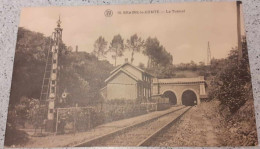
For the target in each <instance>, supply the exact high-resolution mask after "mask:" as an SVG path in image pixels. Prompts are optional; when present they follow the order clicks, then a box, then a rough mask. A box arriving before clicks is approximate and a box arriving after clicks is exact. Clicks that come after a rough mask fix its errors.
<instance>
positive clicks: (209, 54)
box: [207, 41, 211, 65]
mask: <svg viewBox="0 0 260 149" xmlns="http://www.w3.org/2000/svg"><path fill="white" fill-rule="evenodd" d="M210 64H211V51H210V45H209V41H208V49H207V65H210Z"/></svg>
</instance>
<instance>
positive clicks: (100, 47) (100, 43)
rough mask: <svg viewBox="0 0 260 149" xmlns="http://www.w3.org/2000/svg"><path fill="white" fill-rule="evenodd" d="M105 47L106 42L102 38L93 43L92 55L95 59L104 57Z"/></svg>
mask: <svg viewBox="0 0 260 149" xmlns="http://www.w3.org/2000/svg"><path fill="white" fill-rule="evenodd" d="M106 47H107V41H106V40H105V38H104V37H102V36H99V37H98V39H97V40H96V41H95V44H94V50H93V54H94V55H95V56H96V57H97V58H100V57H104V56H105V49H106Z"/></svg>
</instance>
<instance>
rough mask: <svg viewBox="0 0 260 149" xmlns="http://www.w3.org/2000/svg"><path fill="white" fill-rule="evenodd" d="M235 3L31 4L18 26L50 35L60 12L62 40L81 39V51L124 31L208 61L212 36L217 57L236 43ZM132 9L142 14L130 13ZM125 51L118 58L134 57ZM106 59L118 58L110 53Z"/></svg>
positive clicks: (182, 58) (176, 59)
mask: <svg viewBox="0 0 260 149" xmlns="http://www.w3.org/2000/svg"><path fill="white" fill-rule="evenodd" d="M108 9H109V10H111V11H112V12H113V15H112V16H110V17H107V16H105V11H106V10H108ZM236 9H237V8H236V3H235V2H189V3H167V4H142V5H102V6H73V7H32V8H23V9H22V12H21V17H20V24H19V26H20V27H24V28H26V29H29V30H32V31H36V32H41V33H43V34H44V35H45V36H50V35H51V33H52V32H53V31H54V28H55V27H56V26H57V20H58V18H59V15H60V17H61V21H62V23H61V27H62V28H63V42H64V43H65V44H66V45H67V46H72V47H73V48H74V49H75V47H76V45H78V47H79V51H86V52H89V53H90V52H92V51H93V45H94V42H95V40H97V38H98V37H99V36H103V37H104V38H105V40H106V41H108V45H109V43H110V42H111V40H112V38H113V36H114V35H117V34H120V35H121V36H122V37H123V39H124V41H126V40H127V39H129V38H130V36H131V35H133V34H137V35H138V36H140V37H141V38H143V39H147V38H148V37H156V38H157V39H158V40H159V41H160V43H161V45H163V46H164V47H165V49H166V50H167V51H168V52H170V53H171V54H172V56H173V64H179V63H187V62H190V61H194V62H196V63H198V62H200V61H203V62H206V59H207V47H208V42H209V43H210V50H211V57H214V58H225V57H227V55H228V53H229V51H230V50H231V49H232V47H236V46H237V10H236ZM132 11H138V14H132V13H131V14H125V12H128V13H129V12H132ZM145 11H146V12H147V11H153V12H154V13H145ZM177 11H178V12H177ZM120 12H121V14H120ZM142 12H143V13H142ZM168 12H169V13H168ZM170 12H171V13H170ZM141 13H142V14H141ZM242 21H243V18H242ZM243 28H244V27H243V23H242V29H243ZM243 30H244V29H243ZM243 33H244V32H243ZM126 51H127V52H126V53H125V54H124V56H123V57H121V58H119V59H118V61H117V64H122V63H124V61H125V58H128V59H129V60H130V59H131V57H130V52H129V51H128V50H126ZM134 58H135V60H134V64H135V65H138V64H139V63H140V62H141V63H144V64H145V65H146V64H147V60H148V59H147V57H146V56H144V55H143V54H141V53H140V54H135V57H134ZM107 60H109V61H110V62H111V63H112V64H114V61H113V59H112V58H111V56H110V55H108V56H107Z"/></svg>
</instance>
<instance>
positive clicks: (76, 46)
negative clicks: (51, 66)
mask: <svg viewBox="0 0 260 149" xmlns="http://www.w3.org/2000/svg"><path fill="white" fill-rule="evenodd" d="M77 52H78V45H76V53H77Z"/></svg>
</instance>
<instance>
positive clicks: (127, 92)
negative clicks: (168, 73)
mask: <svg viewBox="0 0 260 149" xmlns="http://www.w3.org/2000/svg"><path fill="white" fill-rule="evenodd" d="M110 74H111V75H110V76H109V77H108V78H107V79H106V80H105V83H106V86H105V87H104V88H102V89H101V95H102V96H103V97H104V98H105V99H106V100H116V99H124V100H140V101H141V102H147V101H148V100H149V99H150V98H151V95H152V88H151V86H152V75H150V74H149V73H147V72H145V71H144V70H142V69H140V68H138V67H136V66H134V65H132V64H130V63H128V62H126V63H124V64H123V65H121V66H118V67H117V68H115V69H114V70H113V71H111V72H110Z"/></svg>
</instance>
